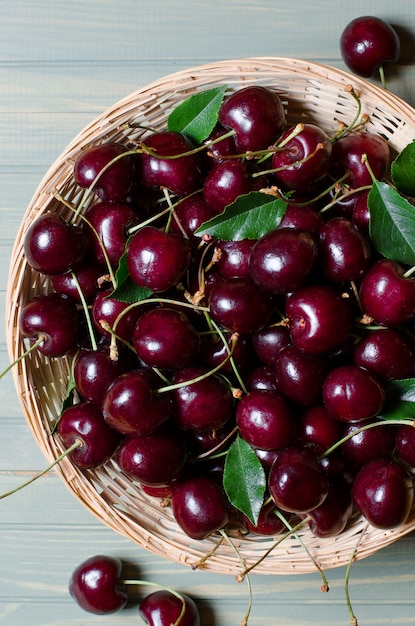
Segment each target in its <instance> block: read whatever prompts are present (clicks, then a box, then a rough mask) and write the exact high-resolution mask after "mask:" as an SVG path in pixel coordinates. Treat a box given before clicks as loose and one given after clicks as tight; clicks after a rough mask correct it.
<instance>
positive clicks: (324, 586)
mask: <svg viewBox="0 0 415 626" xmlns="http://www.w3.org/2000/svg"><path fill="white" fill-rule="evenodd" d="M275 515H276V516H277V517H278V519H280V520H281V521H282V523H283V524H284V526H285V527H286V528H288V530H289V531H290V532H291V533H292V534H293V535H294V537H295V538H296V539H297V541H298V542H299V543H300V544H301V545H302V547H303V548H304V550H305V551H306V553H307V555H308V556H309V557H310V560H311V562H312V563H313V565H314V566H315V568H316V569H317V571H318V573H319V574H320V576H321V580H322V583H323V584H322V585H321V587H320V590H321V591H323V592H327V591H328V590H329V583H328V580H327V578H326V575H325V573H324V571H323V569H322V568H321V566H320V564H319V563H318V562H317V560H316V559H315V558H314V557H313V555H312V554H311V552H310V550H309V549H308V548H307V546H306V544H305V543H304V541H303V540H302V538H301V537H300V535H299V534H298V533H297V531H296V530H295V529H294V528H293V526H292V525H291V524H290V522H289V521H288V520H287V519H286V518H285V517H284V515H283V514H282V513H281V512H280V511H278V510H275Z"/></svg>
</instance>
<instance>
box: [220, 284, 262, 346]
mask: <svg viewBox="0 0 415 626" xmlns="http://www.w3.org/2000/svg"><path fill="white" fill-rule="evenodd" d="M209 308H210V312H211V315H212V317H213V318H214V319H215V321H216V322H218V323H219V324H220V325H221V326H223V327H224V328H226V329H227V330H230V331H232V332H237V333H240V334H241V335H244V334H248V333H251V332H255V331H257V330H260V329H261V328H263V327H264V326H265V325H266V324H267V322H268V321H269V319H270V317H271V314H272V311H273V306H272V301H271V299H270V297H269V296H268V295H267V294H265V293H264V292H262V291H261V290H260V289H259V287H257V286H256V285H255V284H254V283H253V282H252V280H251V279H247V278H235V279H232V280H221V281H218V282H217V283H216V284H215V285H214V286H213V287H212V290H211V292H210V297H209Z"/></svg>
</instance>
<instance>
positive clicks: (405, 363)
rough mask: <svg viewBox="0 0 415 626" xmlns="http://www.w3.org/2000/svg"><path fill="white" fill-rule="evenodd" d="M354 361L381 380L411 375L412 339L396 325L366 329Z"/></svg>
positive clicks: (413, 365)
mask: <svg viewBox="0 0 415 626" xmlns="http://www.w3.org/2000/svg"><path fill="white" fill-rule="evenodd" d="M353 360H354V362H355V363H356V365H360V367H365V368H366V369H368V370H370V371H371V372H373V373H374V374H375V375H376V376H377V377H378V378H380V379H381V380H384V381H387V380H395V379H399V378H411V377H412V376H413V375H414V373H415V347H414V344H413V339H412V337H410V336H409V335H407V334H406V333H405V332H404V331H402V330H398V329H397V328H381V329H374V330H371V331H368V332H367V333H366V334H365V335H364V337H362V339H361V340H360V341H359V342H358V343H357V345H356V347H355V349H354V352H353Z"/></svg>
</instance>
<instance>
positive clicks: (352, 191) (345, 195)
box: [317, 174, 371, 215]
mask: <svg viewBox="0 0 415 626" xmlns="http://www.w3.org/2000/svg"><path fill="white" fill-rule="evenodd" d="M347 176H348V174H345V175H344V176H343V178H342V179H341V180H344V179H346V178H347ZM341 180H340V181H336V183H335V184H334V185H332V186H331V187H330V188H329V189H328V190H327V191H330V190H331V189H335V188H336V187H337V185H339V183H341ZM369 189H371V185H363V186H362V187H356V188H355V189H349V190H348V191H345V192H344V193H342V194H341V195H338V196H336V197H335V198H333V200H332V201H331V202H329V203H328V204H326V205H325V206H324V207H323V208H322V209H320V210H319V214H320V215H321V214H322V213H325V212H326V211H328V210H329V209H331V208H332V207H333V206H336V204H337V203H338V202H339V200H345V199H346V198H348V197H349V196H353V195H354V194H355V193H360V192H361V191H369ZM324 195H326V194H325V193H324ZM318 199H319V198H317V200H318Z"/></svg>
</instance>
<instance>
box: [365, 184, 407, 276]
mask: <svg viewBox="0 0 415 626" xmlns="http://www.w3.org/2000/svg"><path fill="white" fill-rule="evenodd" d="M368 204H369V212H370V237H371V239H372V241H373V244H374V246H375V248H376V249H377V251H378V252H380V254H382V255H383V256H385V257H386V258H388V259H392V260H394V261H398V262H400V263H404V264H407V265H414V264H415V207H413V206H412V204H411V203H410V202H408V200H407V199H406V198H404V197H403V196H401V195H400V194H399V193H398V192H397V191H396V189H394V188H393V187H392V186H391V185H389V184H387V183H383V182H379V181H374V183H373V186H372V188H371V190H370V192H369V198H368Z"/></svg>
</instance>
